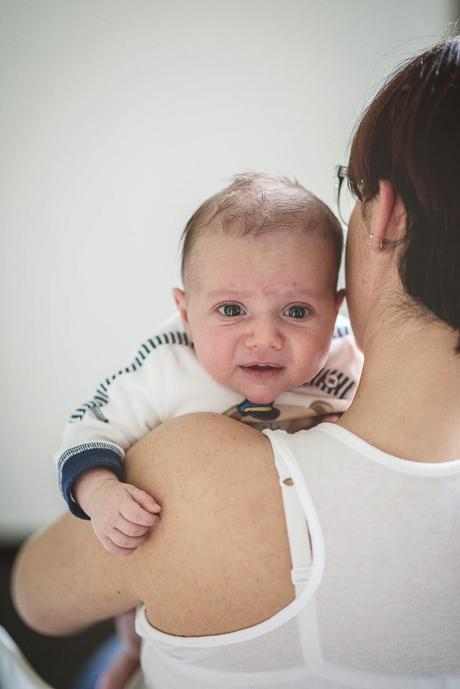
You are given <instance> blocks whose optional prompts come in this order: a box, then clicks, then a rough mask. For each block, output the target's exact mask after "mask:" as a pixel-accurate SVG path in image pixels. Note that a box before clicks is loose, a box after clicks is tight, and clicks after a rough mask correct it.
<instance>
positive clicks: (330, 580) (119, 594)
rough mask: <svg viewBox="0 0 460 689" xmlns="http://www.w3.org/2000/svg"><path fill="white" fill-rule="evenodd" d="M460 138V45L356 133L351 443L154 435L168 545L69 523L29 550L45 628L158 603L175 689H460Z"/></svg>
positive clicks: (157, 663)
mask: <svg viewBox="0 0 460 689" xmlns="http://www.w3.org/2000/svg"><path fill="white" fill-rule="evenodd" d="M459 121H460V39H454V40H451V41H448V42H445V43H443V44H442V45H439V46H436V47H434V48H432V49H431V50H428V51H427V52H425V53H424V54H422V55H420V56H419V57H417V58H415V59H413V60H412V61H411V62H409V63H408V64H407V65H404V66H403V67H402V68H401V69H400V71H399V72H398V73H397V74H396V75H395V76H394V77H393V78H392V79H391V80H390V81H389V82H388V84H387V85H386V86H385V87H384V89H383V90H382V91H381V92H380V94H378V96H377V97H376V98H375V99H374V101H373V102H372V103H371V105H370V106H369V108H368V110H367V111H366V113H365V115H364V117H363V119H362V121H361V123H360V125H359V127H358V129H357V131H356V134H355V137H354V141H353V145H352V149H351V156H350V163H349V183H350V186H351V189H352V190H353V192H354V194H355V195H356V197H357V203H356V206H355V208H354V211H353V213H352V217H351V219H350V224H349V233H348V242H347V261H346V264H347V265H346V268H347V290H348V303H349V309H350V314H351V318H352V323H353V327H354V330H355V334H356V337H357V339H358V342H359V343H360V346H361V347H362V349H363V351H364V354H365V366H364V371H363V375H362V380H361V383H360V386H359V389H358V392H357V394H356V397H355V401H354V402H353V404H352V406H351V407H350V409H349V411H348V412H346V414H345V415H344V416H343V417H342V418H341V420H340V422H339V423H338V424H337V425H332V424H322V425H321V426H319V427H317V428H315V429H312V430H310V431H306V432H300V433H297V434H295V435H292V436H288V435H286V434H284V433H281V432H272V433H267V437H265V436H263V435H261V434H258V433H257V432H256V431H253V430H252V429H250V428H247V427H245V426H243V425H241V424H238V423H237V422H235V421H232V420H229V419H227V418H223V417H218V416H212V415H198V417H197V416H196V415H193V416H189V417H184V418H182V419H175V420H174V421H172V422H171V423H169V424H167V425H165V426H163V427H161V428H160V429H157V430H156V431H154V433H152V434H150V435H149V436H147V437H146V438H144V439H143V440H142V441H141V442H140V443H139V444H138V445H137V446H135V448H134V449H133V450H132V451H131V453H130V456H129V457H128V459H127V462H128V472H129V475H130V476H131V477H130V478H129V480H130V481H131V482H133V483H135V484H136V485H140V486H141V487H145V489H146V490H148V491H149V490H152V491H153V492H154V494H155V496H156V497H157V498H158V499H159V501H160V502H161V504H162V505H163V509H162V517H161V524H160V525H159V526H158V527H157V529H156V530H155V532H154V534H153V535H152V537H151V538H150V539H149V540H148V541H147V542H146V544H145V546H143V547H142V548H139V549H138V551H137V552H136V553H135V554H134V555H133V556H131V557H130V558H113V557H112V556H110V555H108V554H107V553H106V552H103V551H101V549H100V548H99V546H98V544H97V543H96V542H95V539H94V538H93V536H92V534H91V531H90V529H88V526H87V524H85V523H82V522H77V521H76V520H73V519H72V518H71V517H66V518H64V519H63V520H61V521H60V522H58V523H57V524H55V525H54V526H52V527H51V529H49V530H48V531H47V532H45V533H44V534H42V535H41V536H39V537H38V539H36V540H35V541H32V542H30V543H29V544H27V545H26V546H25V548H24V549H23V551H22V554H21V555H20V557H19V560H18V563H17V567H16V573H15V584H14V589H15V598H16V602H17V606H18V608H19V610H20V611H21V613H22V615H23V616H24V617H25V619H26V620H27V621H28V622H29V624H31V625H32V626H34V627H35V628H37V629H39V630H41V631H44V632H47V633H55V634H61V633H69V632H71V631H74V630H76V629H78V628H80V627H82V626H85V625H87V624H90V623H91V622H93V621H95V620H97V619H101V618H102V617H106V616H113V615H115V614H117V613H120V612H122V611H124V610H127V609H129V608H130V607H132V606H134V605H138V604H139V603H140V602H143V604H144V606H143V607H141V608H140V609H139V612H138V617H137V629H138V632H139V634H140V635H141V636H142V637H143V652H142V664H143V668H144V674H145V677H146V682H147V684H148V686H149V687H155V688H157V687H158V689H172V687H184V688H185V687H187V689H195V688H196V689H205V688H207V687H213V688H215V687H219V689H226V688H228V689H230V688H231V689H236V688H238V687H251V688H256V687H257V688H259V687H260V688H264V689H266V688H268V687H276V688H277V689H280V688H282V689H297V688H299V689H300V687H302V689H304V688H305V687H308V689H333V688H334V689H335V688H338V687H344V686H346V687H362V688H363V689H364V688H365V689H371V688H372V687H378V688H379V689H380V688H382V687H383V688H385V689H386V688H388V689H390V688H391V689H394V688H395V687H397V688H404V689H405V688H406V687H407V688H409V687H410V688H411V689H412V688H417V689H418V688H419V687H420V688H422V687H423V688H425V687H430V688H432V687H458V686H460V652H459V649H460V577H459V575H458V569H459V564H460V520H459V519H458V514H459V508H460V358H459V356H458V355H459V352H460V346H459V329H460V299H459V290H458V277H457V276H458V273H459V270H460V239H459V236H458V234H459V230H460V194H459V193H458V171H457V166H458V160H459V159H460V128H459V127H458V122H459ZM273 455H274V457H275V464H274V462H273ZM280 486H281V492H280ZM305 518H306V519H305ZM305 524H306V525H307V528H306V526H305ZM160 630H161V631H160Z"/></svg>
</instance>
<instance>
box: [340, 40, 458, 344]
mask: <svg viewBox="0 0 460 689" xmlns="http://www.w3.org/2000/svg"><path fill="white" fill-rule="evenodd" d="M348 178H349V185H350V189H351V190H352V192H353V193H354V194H355V195H356V196H357V198H358V199H359V200H360V201H361V202H363V203H364V204H365V203H366V202H367V201H369V200H370V199H372V198H373V197H374V196H375V195H376V194H377V193H378V187H379V180H381V179H386V180H389V181H390V182H391V183H392V184H393V185H394V187H395V189H396V191H397V192H398V194H399V195H400V197H401V199H402V201H403V202H404V205H405V207H406V212H407V231H406V238H405V240H404V245H403V246H402V248H401V253H400V264H399V275H400V278H401V281H402V284H403V286H404V288H405V290H406V292H407V294H408V295H409V296H410V297H412V299H413V300H414V302H415V303H416V304H418V305H419V306H423V307H425V309H428V310H429V312H431V314H434V315H435V316H437V317H438V318H439V319H441V320H442V321H444V322H445V323H447V324H448V325H449V326H451V327H452V328H454V329H455V330H457V331H458V330H460V279H459V278H460V37H456V38H453V39H450V40H447V41H445V42H443V43H440V44H438V45H436V46H434V47H432V48H430V49H429V50H427V51H426V52H424V53H422V54H421V55H418V56H417V57H416V58H412V59H411V60H410V61H408V62H406V63H404V64H403V65H402V66H401V67H400V68H399V69H398V70H397V71H396V72H395V73H394V74H393V75H392V76H391V77H390V79H389V80H388V81H387V82H386V84H385V85H384V87H383V88H382V89H381V90H380V92H379V93H378V94H377V96H376V97H375V98H374V100H373V101H372V103H371V104H370V105H369V107H368V108H367V109H366V111H365V113H364V115H363V118H362V120H361V122H360V123H359V125H358V127H357V130H356V132H355V134H354V137H353V141H352V146H351V152H350V161H349V165H348ZM456 351H457V353H460V339H459V343H458V345H457V349H456Z"/></svg>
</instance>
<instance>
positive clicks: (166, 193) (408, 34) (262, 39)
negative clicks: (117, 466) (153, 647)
mask: <svg viewBox="0 0 460 689" xmlns="http://www.w3.org/2000/svg"><path fill="white" fill-rule="evenodd" d="M455 5H456V3H454V2H453V1H452V0H451V1H447V0H437V2H433V1H432V0H403V1H402V0H385V2H382V1H381V0H378V1H377V0H350V1H349V2H344V1H341V0H330V1H329V2H325V1H324V0H322V1H320V0H312V1H308V0H303V1H301V0H283V2H280V1H279V0H263V1H262V0H260V1H254V0H232V2H225V3H224V2H220V1H216V2H211V0H190V1H189V2H187V1H186V0H157V1H154V0H151V1H150V2H149V1H147V0H133V1H131V2H128V1H127V0H126V1H123V0H75V1H73V2H72V1H69V0H41V1H40V2H36V1H35V0H4V1H3V2H1V3H0V13H1V14H0V65H1V76H0V94H1V106H0V137H1V141H0V151H1V153H0V168H1V169H0V194H1V204H0V223H1V241H2V246H1V271H0V277H1V309H2V314H1V322H2V329H3V336H2V373H1V384H2V409H1V424H2V428H1V430H2V432H1V462H0V537H1V538H3V539H5V538H13V537H17V536H21V535H23V534H24V533H27V532H28V531H30V530H32V529H34V528H36V527H37V526H40V525H41V524H43V523H46V522H47V521H48V520H49V519H50V518H52V517H53V516H55V515H56V514H58V513H59V512H60V511H61V510H62V509H63V502H62V501H61V499H60V498H59V496H58V494H57V489H56V480H55V469H54V464H53V462H52V456H53V453H54V451H55V449H56V446H57V445H58V443H59V440H60V435H61V431H62V427H63V424H64V422H65V420H66V418H67V416H68V414H69V413H70V412H71V410H72V409H73V407H75V406H77V405H78V404H79V403H80V402H82V401H83V400H85V399H86V398H87V397H88V396H90V394H91V393H92V391H93V388H94V387H95V384H96V383H97V382H98V381H99V379H101V378H102V377H103V376H105V375H106V374H108V373H110V372H111V371H112V369H115V368H116V369H118V368H119V366H120V365H121V364H123V363H125V362H126V361H127V360H128V359H129V356H130V354H131V352H132V351H133V350H134V349H135V347H136V345H137V344H138V343H140V342H141V341H142V340H144V339H145V338H146V337H148V336H149V335H150V334H151V332H152V330H153V328H154V326H155V324H156V323H158V321H159V320H160V319H162V318H163V317H164V316H166V315H167V314H168V313H169V312H170V311H171V309H172V299H171V297H170V289H171V287H172V286H173V285H175V284H178V260H177V243H178V238H179V234H180V232H181V229H182V227H183V225H184V223H185V221H186V220H187V219H188V217H189V216H190V215H191V213H192V212H193V211H194V209H195V208H196V207H197V205H198V204H199V203H201V201H203V200H204V198H205V197H207V196H208V195H210V194H211V193H213V192H215V191H217V189H219V188H220V187H221V186H223V185H224V184H225V182H226V181H227V179H228V177H229V176H230V175H232V174H233V173H235V172H237V171H240V170H243V169H248V168H249V169H256V170H265V171H271V172H277V173H283V174H288V175H295V176H297V178H298V179H299V180H300V181H301V182H303V183H304V184H306V185H307V186H309V187H311V188H312V189H313V190H314V191H316V193H318V194H319V195H320V196H321V197H322V198H324V200H326V201H328V202H330V203H332V202H333V181H332V171H333V167H334V165H335V164H336V163H337V162H341V161H345V160H346V150H347V144H348V140H349V135H350V130H351V127H352V125H353V123H354V121H355V118H356V116H357V114H358V113H359V112H360V110H361V109H362V107H363V105H364V104H365V103H366V101H367V100H368V99H369V97H370V96H371V95H372V94H373V93H374V92H375V89H376V87H377V86H378V84H379V81H380V79H381V77H382V75H384V74H385V73H387V72H388V71H389V69H391V68H392V67H393V66H394V65H395V64H396V63H397V62H399V61H400V60H401V58H404V57H406V56H408V55H410V54H412V53H413V52H415V51H417V50H419V49H420V48H421V47H423V46H425V45H428V44H431V43H433V42H434V41H436V40H438V39H439V38H441V37H442V36H443V35H445V34H446V32H448V31H449V28H448V26H447V23H448V21H449V20H452V19H453V18H454V17H455V14H456V8H455Z"/></svg>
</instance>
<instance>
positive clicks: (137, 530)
mask: <svg viewBox="0 0 460 689" xmlns="http://www.w3.org/2000/svg"><path fill="white" fill-rule="evenodd" d="M114 527H115V528H116V529H118V531H121V533H124V534H125V535H126V536H135V537H137V536H144V535H145V534H147V533H148V532H149V531H150V528H151V527H150V526H142V525H141V524H133V523H132V522H130V521H128V520H127V519H125V518H124V517H122V516H121V514H120V516H119V517H118V519H117V521H116V522H115V524H114Z"/></svg>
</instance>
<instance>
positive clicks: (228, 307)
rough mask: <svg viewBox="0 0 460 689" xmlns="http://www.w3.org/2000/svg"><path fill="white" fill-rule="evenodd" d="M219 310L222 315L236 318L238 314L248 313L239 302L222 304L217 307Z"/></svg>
mask: <svg viewBox="0 0 460 689" xmlns="http://www.w3.org/2000/svg"><path fill="white" fill-rule="evenodd" d="M217 311H218V312H219V313H220V314H221V315H222V316H227V317H228V318H236V317H237V316H244V314H245V313H246V312H245V310H244V309H243V307H242V306H240V305H239V304H222V306H218V307H217Z"/></svg>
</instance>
